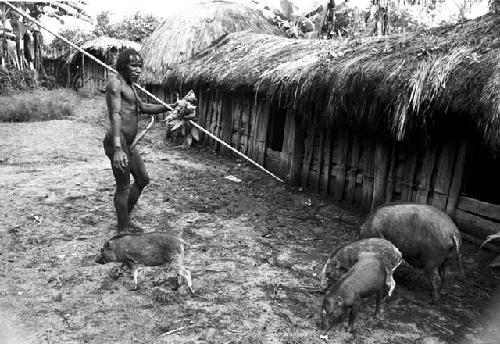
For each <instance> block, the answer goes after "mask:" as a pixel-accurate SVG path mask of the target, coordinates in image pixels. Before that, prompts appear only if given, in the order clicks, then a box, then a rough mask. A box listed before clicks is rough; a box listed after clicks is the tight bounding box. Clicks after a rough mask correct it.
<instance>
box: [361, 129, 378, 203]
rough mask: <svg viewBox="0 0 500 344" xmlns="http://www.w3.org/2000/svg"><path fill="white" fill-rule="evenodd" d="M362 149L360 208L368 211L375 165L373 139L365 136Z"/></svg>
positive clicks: (371, 197) (371, 196)
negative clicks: (361, 198) (361, 197)
mask: <svg viewBox="0 0 500 344" xmlns="http://www.w3.org/2000/svg"><path fill="white" fill-rule="evenodd" d="M364 145H365V149H364V150H363V200H362V202H361V208H362V209H363V210H366V211H369V210H370V209H371V206H372V199H373V171H374V165H375V156H374V155H375V141H374V140H373V139H372V138H367V139H366V140H365V142H364Z"/></svg>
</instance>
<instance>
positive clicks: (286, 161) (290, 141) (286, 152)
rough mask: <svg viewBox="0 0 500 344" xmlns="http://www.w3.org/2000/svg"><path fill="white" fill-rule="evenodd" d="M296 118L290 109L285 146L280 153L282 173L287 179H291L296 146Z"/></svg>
mask: <svg viewBox="0 0 500 344" xmlns="http://www.w3.org/2000/svg"><path fill="white" fill-rule="evenodd" d="M295 129H296V127H295V116H294V114H293V112H292V111H291V110H290V108H288V109H287V111H286V117H285V131H284V133H283V145H282V146H281V153H280V171H281V173H283V175H284V176H285V178H289V173H290V165H291V158H292V153H293V148H294V145H295Z"/></svg>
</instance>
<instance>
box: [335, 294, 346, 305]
mask: <svg viewBox="0 0 500 344" xmlns="http://www.w3.org/2000/svg"><path fill="white" fill-rule="evenodd" d="M335 303H336V305H337V306H338V307H342V306H343V305H344V298H343V297H342V296H337V299H336V300H335Z"/></svg>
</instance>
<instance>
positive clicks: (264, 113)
mask: <svg viewBox="0 0 500 344" xmlns="http://www.w3.org/2000/svg"><path fill="white" fill-rule="evenodd" d="M259 108H260V111H259V112H258V114H259V118H258V119H257V128H258V129H257V130H258V131H257V133H256V135H255V149H254V157H255V159H254V160H255V161H256V162H257V163H259V164H261V165H264V159H265V157H266V144H267V128H268V127H269V116H270V113H271V102H270V101H268V100H267V99H265V100H262V102H260V106H259ZM283 130H284V128H283Z"/></svg>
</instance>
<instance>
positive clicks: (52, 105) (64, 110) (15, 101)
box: [0, 89, 79, 122]
mask: <svg viewBox="0 0 500 344" xmlns="http://www.w3.org/2000/svg"><path fill="white" fill-rule="evenodd" d="M78 101H79V99H78V96H77V95H76V93H75V92H74V91H72V90H67V89H56V90H35V91H32V92H22V93H18V94H12V95H9V96H0V122H36V121H49V120H55V119H64V118H68V117H70V116H72V115H73V114H74V110H75V106H76V105H77V103H78Z"/></svg>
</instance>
